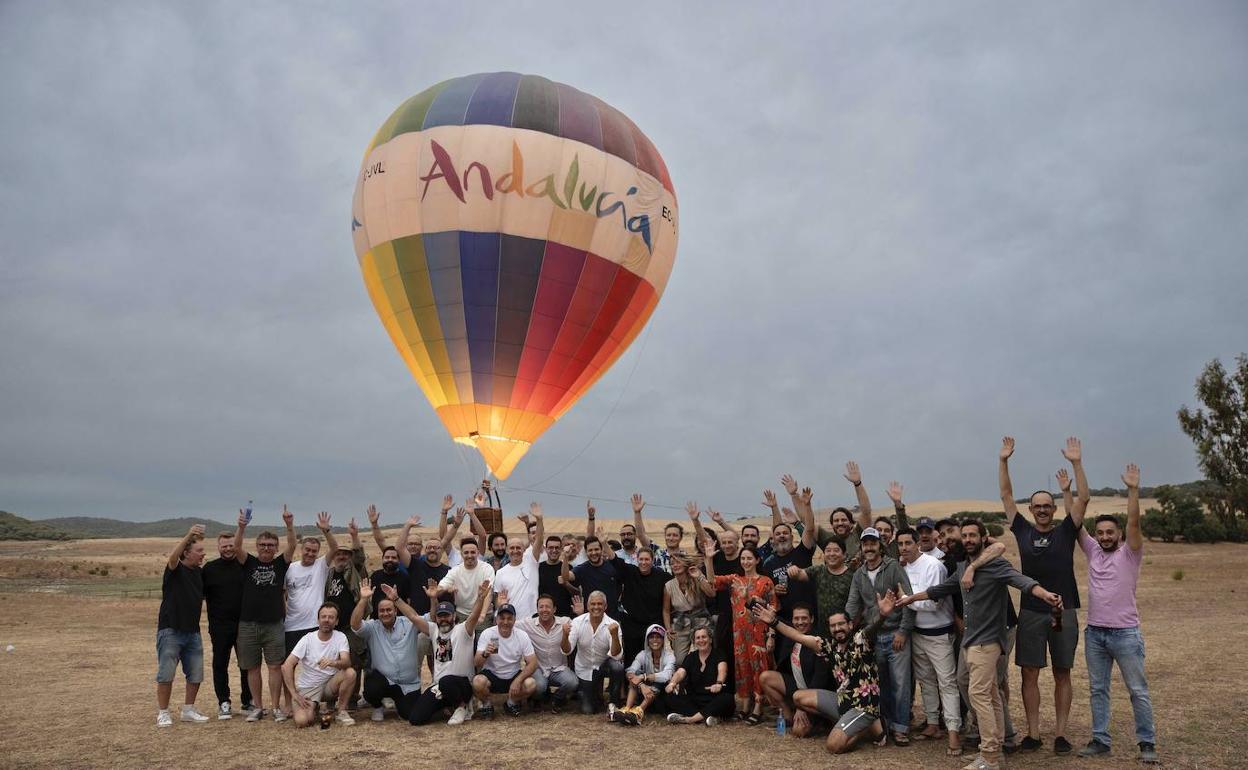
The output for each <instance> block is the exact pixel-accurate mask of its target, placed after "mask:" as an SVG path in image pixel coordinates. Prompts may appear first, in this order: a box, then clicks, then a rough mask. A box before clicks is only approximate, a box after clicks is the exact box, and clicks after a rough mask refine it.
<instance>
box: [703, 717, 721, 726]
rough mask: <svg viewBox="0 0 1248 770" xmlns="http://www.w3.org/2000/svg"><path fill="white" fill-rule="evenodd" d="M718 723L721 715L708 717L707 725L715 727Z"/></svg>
mask: <svg viewBox="0 0 1248 770" xmlns="http://www.w3.org/2000/svg"><path fill="white" fill-rule="evenodd" d="M717 724H719V717H707V718H706V726H707V727H714V726H715V725H717Z"/></svg>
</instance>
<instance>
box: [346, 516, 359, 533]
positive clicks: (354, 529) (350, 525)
mask: <svg viewBox="0 0 1248 770" xmlns="http://www.w3.org/2000/svg"><path fill="white" fill-rule="evenodd" d="M347 534H349V535H351V537H352V538H356V537H359V536H360V527H359V525H357V524H356V523H355V517H354V516H352V517H351V521H348V522H347Z"/></svg>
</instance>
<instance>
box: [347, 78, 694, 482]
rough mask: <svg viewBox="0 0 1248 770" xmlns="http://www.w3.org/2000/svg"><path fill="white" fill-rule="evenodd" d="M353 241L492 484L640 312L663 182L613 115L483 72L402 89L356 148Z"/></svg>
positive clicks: (667, 253)
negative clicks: (360, 159) (401, 97)
mask: <svg viewBox="0 0 1248 770" xmlns="http://www.w3.org/2000/svg"><path fill="white" fill-rule="evenodd" d="M351 212H352V222H351V231H352V238H353V240H354V243H355V251H356V255H357V256H358V257H359V263H360V270H361V271H362V273H363V275H364V284H365V286H366V287H367V289H368V294H369V297H371V298H372V301H373V305H374V306H375V307H376V309H377V314H378V315H379V316H380V317H381V322H382V324H383V325H384V326H385V328H386V331H387V332H388V333H389V334H390V339H391V340H393V342H394V345H395V347H396V348H397V349H398V351H399V354H400V355H401V356H402V357H403V359H404V361H406V362H407V365H408V368H409V369H411V372H412V375H413V376H414V377H415V379H416V382H417V384H419V385H420V388H421V390H422V391H423V392H424V394H425V397H426V398H428V399H429V403H430V404H432V406H433V408H434V410H435V411H436V412H437V415H438V417H439V418H440V419H441V420H442V424H443V425H444V426H446V430H447V432H448V433H449V434H450V435H451V438H453V439H454V440H455V441H457V442H460V443H462V444H467V445H470V446H473V447H475V448H476V449H477V450H478V451H479V452H480V453H481V456H482V458H483V459H484V460H485V464H486V466H487V467H488V468H489V469H490V471H491V472H492V473H493V474H494V476H495V477H497V478H499V479H505V478H507V476H508V475H509V474H510V473H511V472H512V470H513V469H514V468H515V467H516V463H518V462H519V461H520V458H521V457H523V456H524V454H525V453H526V452H527V451H528V450H529V448H530V447H531V446H532V445H533V442H534V441H536V440H537V438H538V437H539V436H541V435H542V434H543V433H544V432H545V431H546V430H547V429H548V428H550V426H551V425H553V424H554V423H555V421H556V420H558V419H559V417H560V416H562V415H563V414H564V413H565V412H567V410H568V409H570V408H571V407H572V405H573V404H574V403H576V401H577V399H578V398H580V397H581V395H583V394H584V393H585V391H586V390H587V389H589V387H590V386H592V385H593V384H594V382H596V381H597V380H598V378H599V377H601V376H602V375H603V374H604V373H605V372H606V371H607V369H608V368H609V367H610V366H611V364H612V363H614V362H615V360H616V359H617V358H619V357H620V355H621V354H623V352H624V351H625V349H627V348H628V346H629V344H630V343H632V341H633V340H634V339H635V338H636V337H637V335H638V333H640V331H641V329H642V327H644V326H645V324H646V321H647V320H648V319H649V318H650V315H651V313H653V312H654V308H655V306H656V305H657V304H658V301H659V297H661V296H662V294H663V289H664V288H665V286H666V285H667V279H668V276H669V275H670V274H671V271H672V264H673V262H674V260H675V258H676V237H677V208H676V193H675V189H674V188H673V187H672V180H671V177H670V176H669V175H668V172H667V167H666V166H665V165H664V163H663V159H662V158H661V157H660V156H659V152H658V150H656V149H655V147H654V145H653V144H652V143H651V142H650V140H649V139H647V138H646V135H645V134H643V133H642V132H641V130H640V129H638V128H637V126H636V125H635V124H634V123H633V122H632V121H631V120H629V119H628V118H627V117H626V116H625V115H624V114H623V113H621V112H619V111H618V110H616V109H614V108H612V107H611V106H609V105H608V104H606V103H605V102H603V101H601V100H600V99H597V98H595V97H593V96H590V95H589V94H585V93H582V92H581V91H578V90H576V89H575V88H572V87H571V86H566V85H564V84H562V83H555V82H552V81H550V80H547V79H545V78H542V77H537V76H534V75H520V74H517V73H514V72H493V73H483V74H477V75H467V76H465V77H460V78H455V79H452V80H447V81H444V82H442V83H439V84H437V85H435V86H433V87H432V88H429V89H427V90H425V91H422V92H421V93H419V94H417V95H415V96H413V97H412V98H410V99H408V100H407V101H406V102H404V103H403V104H401V105H400V106H399V108H398V109H396V110H395V111H394V113H393V114H391V115H390V117H389V118H388V119H387V120H386V121H385V123H383V124H382V126H381V129H380V130H378V132H377V134H376V136H374V137H373V140H372V142H371V143H370V144H369V146H368V150H367V151H366V152H365V154H364V163H363V166H362V167H361V169H360V174H359V178H358V180H357V181H356V187H355V197H354V200H353V201H352V205H351Z"/></svg>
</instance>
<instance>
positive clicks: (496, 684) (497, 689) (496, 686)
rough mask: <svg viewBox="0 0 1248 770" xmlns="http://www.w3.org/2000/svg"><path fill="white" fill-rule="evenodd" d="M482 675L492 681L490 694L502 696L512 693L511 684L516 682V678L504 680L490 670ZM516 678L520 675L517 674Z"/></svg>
mask: <svg viewBox="0 0 1248 770" xmlns="http://www.w3.org/2000/svg"><path fill="white" fill-rule="evenodd" d="M481 675H482V676H484V677H485V678H486V679H488V680H490V692H492V693H494V694H495V695H502V694H504V693H507V692H511V683H512V682H514V681H516V677H515V676H513V677H512V678H510V679H503V678H501V677H499V676H498V675H496V674H495V673H494V672H493V671H490V670H489V669H485V670H483V671H482V672H481ZM516 676H519V674H516Z"/></svg>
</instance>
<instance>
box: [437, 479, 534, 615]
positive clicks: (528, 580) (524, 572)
mask: <svg viewBox="0 0 1248 770" xmlns="http://www.w3.org/2000/svg"><path fill="white" fill-rule="evenodd" d="M529 511H530V513H532V515H533V517H534V519H535V524H534V526H533V529H535V530H536V534H535V535H534V537H533V540H532V541H528V540H527V539H526V538H525V537H524V536H521V535H515V536H513V537H512V538H511V539H510V540H508V542H507V559H508V563H507V564H505V565H504V566H503V567H501V568H500V569H499V570H498V572H497V573H496V574H495V577H494V592H495V593H498V594H501V593H506V594H507V596H508V597H509V599H508V601H510V602H511V604H512V605H514V606H515V608H516V617H520V618H528V617H532V616H533V613H535V612H537V583H538V574H537V572H538V570H537V564H538V561H539V560H540V559H542V558H543V556H544V554H543V553H542V551H543V548H544V546H545V539H546V528H545V526H544V525H543V523H542V506H540V505H538V504H537V503H533V504H531V505H530V506H529ZM448 574H449V573H448Z"/></svg>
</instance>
